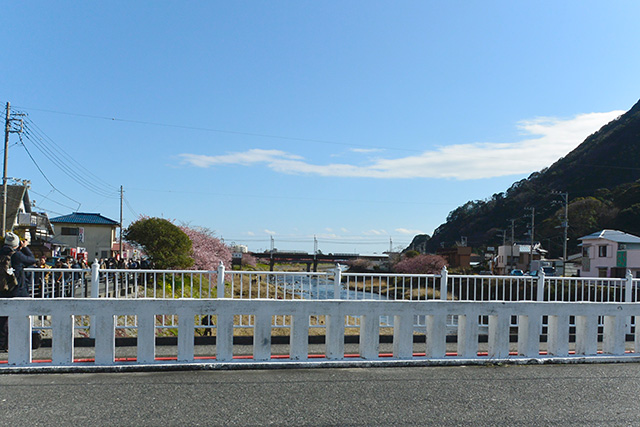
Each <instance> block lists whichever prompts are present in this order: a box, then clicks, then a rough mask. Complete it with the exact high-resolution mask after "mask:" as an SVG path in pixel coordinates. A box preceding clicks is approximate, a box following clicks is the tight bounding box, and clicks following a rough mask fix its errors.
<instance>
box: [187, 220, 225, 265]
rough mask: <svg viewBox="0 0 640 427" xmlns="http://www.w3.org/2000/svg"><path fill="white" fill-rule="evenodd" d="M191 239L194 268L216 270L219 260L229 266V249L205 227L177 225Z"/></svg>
mask: <svg viewBox="0 0 640 427" xmlns="http://www.w3.org/2000/svg"><path fill="white" fill-rule="evenodd" d="M179 228H180V230H182V231H183V232H184V233H185V234H186V235H187V236H188V237H189V239H190V240H191V243H192V247H193V250H192V254H191V257H192V258H193V267H192V268H193V269H194V270H216V269H217V268H218V264H220V261H222V263H223V264H224V266H225V267H226V268H231V249H230V248H229V246H227V245H225V244H224V243H223V242H222V241H221V240H220V239H218V238H217V237H215V234H214V232H213V231H212V230H210V229H208V228H206V227H188V226H186V225H182V226H179Z"/></svg>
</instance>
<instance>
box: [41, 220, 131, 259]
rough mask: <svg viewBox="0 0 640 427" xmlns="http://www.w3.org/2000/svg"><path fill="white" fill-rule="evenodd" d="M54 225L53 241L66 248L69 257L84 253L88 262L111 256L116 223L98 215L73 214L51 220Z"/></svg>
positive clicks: (114, 240)
mask: <svg viewBox="0 0 640 427" xmlns="http://www.w3.org/2000/svg"><path fill="white" fill-rule="evenodd" d="M51 222H52V223H53V224H54V225H55V229H56V234H55V237H54V239H55V240H56V241H58V242H61V243H63V244H65V245H66V246H68V247H69V248H70V249H71V250H70V255H71V256H75V255H76V254H78V253H86V254H87V258H88V261H89V262H92V261H93V260H95V259H99V258H109V257H111V256H113V250H114V249H113V248H114V245H115V244H116V229H117V228H118V227H119V226H120V224H119V223H118V222H117V221H114V220H112V219H109V218H107V217H104V216H102V215H100V214H98V213H83V212H74V213H72V214H69V215H64V216H59V217H56V218H51Z"/></svg>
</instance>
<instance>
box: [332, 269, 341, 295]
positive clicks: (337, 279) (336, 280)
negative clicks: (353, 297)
mask: <svg viewBox="0 0 640 427" xmlns="http://www.w3.org/2000/svg"><path fill="white" fill-rule="evenodd" d="M333 271H334V272H335V273H334V276H333V299H340V290H341V289H342V286H341V285H342V266H341V265H340V264H336V268H335V269H334V270H333Z"/></svg>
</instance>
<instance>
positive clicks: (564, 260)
mask: <svg viewBox="0 0 640 427" xmlns="http://www.w3.org/2000/svg"><path fill="white" fill-rule="evenodd" d="M553 194H558V195H560V196H562V198H563V201H564V218H562V223H561V224H560V227H562V228H563V229H564V231H563V241H562V275H563V276H564V275H565V271H566V270H565V267H566V264H567V239H568V235H567V234H568V231H569V193H568V192H566V191H565V192H564V193H563V192H560V191H554V192H553Z"/></svg>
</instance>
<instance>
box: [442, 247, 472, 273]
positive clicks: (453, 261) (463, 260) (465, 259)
mask: <svg viewBox="0 0 640 427" xmlns="http://www.w3.org/2000/svg"><path fill="white" fill-rule="evenodd" d="M436 254H437V255H440V256H441V257H443V258H444V259H446V260H447V265H448V266H449V267H451V268H458V267H459V268H469V267H470V266H471V248H470V247H469V246H456V247H453V248H440V249H438V250H437V251H436Z"/></svg>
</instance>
